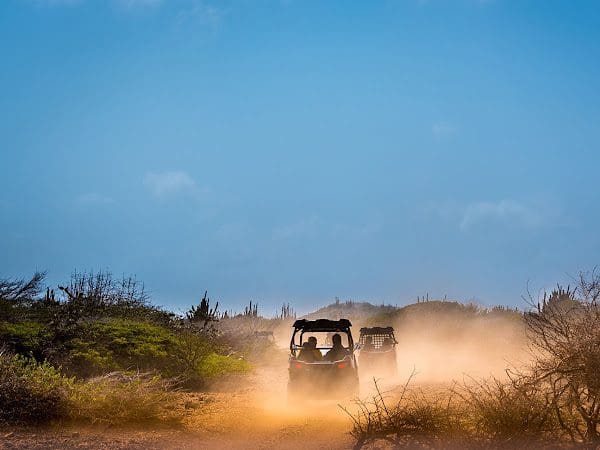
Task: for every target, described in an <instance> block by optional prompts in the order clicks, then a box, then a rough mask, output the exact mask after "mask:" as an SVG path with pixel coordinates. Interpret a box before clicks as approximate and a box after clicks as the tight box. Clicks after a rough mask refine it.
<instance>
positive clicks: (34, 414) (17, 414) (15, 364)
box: [0, 354, 72, 423]
mask: <svg viewBox="0 0 600 450" xmlns="http://www.w3.org/2000/svg"><path fill="white" fill-rule="evenodd" d="M71 385H72V380H69V379H67V378H65V377H63V376H62V375H61V374H60V372H59V371H58V370H57V369H55V368H54V367H52V366H51V365H50V364H48V363H47V362H44V363H38V362H36V361H35V360H34V359H33V358H28V357H24V356H20V355H7V354H0V422H7V423H41V422H46V421H49V420H52V419H56V418H59V417H63V416H64V415H65V414H66V411H67V409H68V406H67V404H68V402H67V396H68V392H69V390H70V388H71Z"/></svg>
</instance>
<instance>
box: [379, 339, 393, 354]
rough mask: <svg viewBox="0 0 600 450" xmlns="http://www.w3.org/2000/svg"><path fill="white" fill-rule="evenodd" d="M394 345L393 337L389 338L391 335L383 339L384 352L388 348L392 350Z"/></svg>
mask: <svg viewBox="0 0 600 450" xmlns="http://www.w3.org/2000/svg"><path fill="white" fill-rule="evenodd" d="M392 345H393V342H392V339H391V338H389V337H386V338H385V339H384V340H383V342H382V343H381V350H382V351H384V352H386V351H388V350H391V349H392Z"/></svg>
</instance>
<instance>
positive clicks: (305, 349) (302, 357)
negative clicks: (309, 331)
mask: <svg viewBox="0 0 600 450" xmlns="http://www.w3.org/2000/svg"><path fill="white" fill-rule="evenodd" d="M296 359H297V360H298V361H304V362H307V363H311V362H315V354H314V353H313V348H312V345H311V343H310V342H308V341H307V342H304V343H303V344H302V349H301V350H300V353H298V357H297V358H296Z"/></svg>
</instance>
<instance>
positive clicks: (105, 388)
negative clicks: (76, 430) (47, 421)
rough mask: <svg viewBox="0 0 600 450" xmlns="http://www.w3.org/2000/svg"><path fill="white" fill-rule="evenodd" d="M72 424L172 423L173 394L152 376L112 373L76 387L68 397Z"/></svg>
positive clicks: (158, 378) (174, 402)
mask: <svg viewBox="0 0 600 450" xmlns="http://www.w3.org/2000/svg"><path fill="white" fill-rule="evenodd" d="M70 403H71V407H70V414H69V415H70V417H71V419H73V420H75V421H83V422H91V423H105V424H111V425H115V424H125V423H128V424H129V423H148V422H163V421H166V422H174V421H176V415H175V407H176V404H177V393H176V392H174V390H173V384H172V382H170V381H167V380H164V379H162V378H160V377H159V376H156V375H150V374H135V375H127V374H124V373H122V372H113V373H110V374H107V375H104V376H102V377H98V378H93V379H91V380H88V381H86V382H82V383H78V384H76V385H75V386H74V387H73V390H72V392H71V396H70Z"/></svg>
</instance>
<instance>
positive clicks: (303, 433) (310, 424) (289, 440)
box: [0, 364, 353, 450]
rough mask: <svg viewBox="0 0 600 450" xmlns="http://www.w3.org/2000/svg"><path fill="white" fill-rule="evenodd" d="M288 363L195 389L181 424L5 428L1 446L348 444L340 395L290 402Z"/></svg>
mask: <svg viewBox="0 0 600 450" xmlns="http://www.w3.org/2000/svg"><path fill="white" fill-rule="evenodd" d="M286 382H287V371H286V368H285V365H281V364H279V365H278V366H276V367H267V368H264V367H259V368H257V369H256V371H255V373H253V374H252V375H250V376H248V377H247V378H244V379H243V380H241V379H240V380H237V382H236V383H233V384H231V383H230V384H229V385H227V386H220V387H217V391H216V392H214V391H213V392H209V393H198V394H189V395H188V396H187V398H186V401H185V406H184V408H183V409H182V414H183V415H184V416H185V418H184V420H183V426H182V427H181V428H179V429H172V428H159V429H156V428H155V429H140V428H137V429H136V428H107V427H87V428H82V427H58V426H54V427H51V428H44V429H31V428H24V429H14V428H11V429H2V430H0V448H2V449H11V448H31V449H75V448H77V449H109V448H110V449H113V448H115V449H240V450H241V449H248V450H251V449H275V448H286V449H287V448H289V449H303V450H310V449H332V450H333V449H347V448H351V447H352V443H353V441H352V438H351V436H350V435H349V434H348V432H349V431H350V420H349V418H348V417H347V416H346V415H345V413H344V412H343V411H341V410H340V408H339V407H338V405H337V402H336V401H322V402H311V403H309V404H307V405H305V406H303V407H296V406H288V405H287V399H286Z"/></svg>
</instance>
